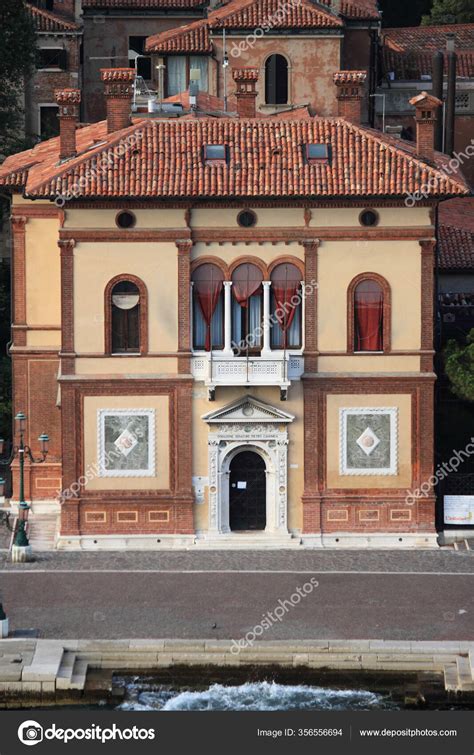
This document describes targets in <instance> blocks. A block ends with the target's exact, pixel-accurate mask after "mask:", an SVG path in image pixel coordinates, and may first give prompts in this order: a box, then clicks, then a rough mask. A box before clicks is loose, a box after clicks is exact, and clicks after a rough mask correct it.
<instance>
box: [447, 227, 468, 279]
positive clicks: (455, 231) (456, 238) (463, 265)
mask: <svg viewBox="0 0 474 755" xmlns="http://www.w3.org/2000/svg"><path fill="white" fill-rule="evenodd" d="M439 268H440V270H443V271H455V270H469V271H470V272H471V273H474V233H472V232H470V231H466V230H465V229H464V228H456V227H455V226H452V225H443V224H440V226H439Z"/></svg>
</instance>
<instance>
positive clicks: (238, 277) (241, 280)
mask: <svg viewBox="0 0 474 755" xmlns="http://www.w3.org/2000/svg"><path fill="white" fill-rule="evenodd" d="M262 280H263V276H262V273H261V271H260V270H259V269H258V267H257V266H256V265H251V264H248V263H244V264H243V265H239V266H238V267H236V268H235V270H234V272H233V274H232V291H233V292H234V297H235V298H236V300H237V301H238V302H239V304H240V306H241V307H248V303H249V299H250V297H251V296H253V294H255V293H256V292H257V291H258V289H259V288H260V286H261V285H262Z"/></svg>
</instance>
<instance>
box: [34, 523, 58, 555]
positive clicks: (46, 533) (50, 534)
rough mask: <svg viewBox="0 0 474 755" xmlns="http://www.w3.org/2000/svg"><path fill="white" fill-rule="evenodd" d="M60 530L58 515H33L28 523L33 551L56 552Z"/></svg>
mask: <svg viewBox="0 0 474 755" xmlns="http://www.w3.org/2000/svg"><path fill="white" fill-rule="evenodd" d="M57 529H58V517H57V515H56V514H54V515H51V514H36V515H34V514H33V515H32V516H30V518H29V521H28V539H29V541H30V544H31V546H32V548H33V550H36V551H50V550H54V544H55V540H56V534H57Z"/></svg>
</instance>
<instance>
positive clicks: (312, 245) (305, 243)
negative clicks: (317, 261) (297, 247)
mask: <svg viewBox="0 0 474 755" xmlns="http://www.w3.org/2000/svg"><path fill="white" fill-rule="evenodd" d="M320 243H321V239H301V241H300V244H301V246H302V247H303V248H304V251H305V254H306V255H309V254H317V252H318V248H319V245H320Z"/></svg>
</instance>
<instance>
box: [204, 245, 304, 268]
mask: <svg viewBox="0 0 474 755" xmlns="http://www.w3.org/2000/svg"><path fill="white" fill-rule="evenodd" d="M247 256H249V257H257V258H258V259H260V260H263V262H265V264H267V265H268V264H269V263H270V262H272V261H273V260H276V259H278V257H287V256H291V257H296V258H297V259H300V260H303V259H304V249H303V247H302V246H301V244H299V243H297V242H291V243H290V244H271V243H263V244H244V243H237V244H230V243H223V244H222V245H221V244H218V243H211V244H204V243H198V244H194V246H193V249H192V257H191V258H192V260H197V259H199V257H219V258H220V259H221V260H224V262H226V263H227V264H228V265H230V264H231V263H232V262H234V260H237V259H239V258H240V257H247Z"/></svg>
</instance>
